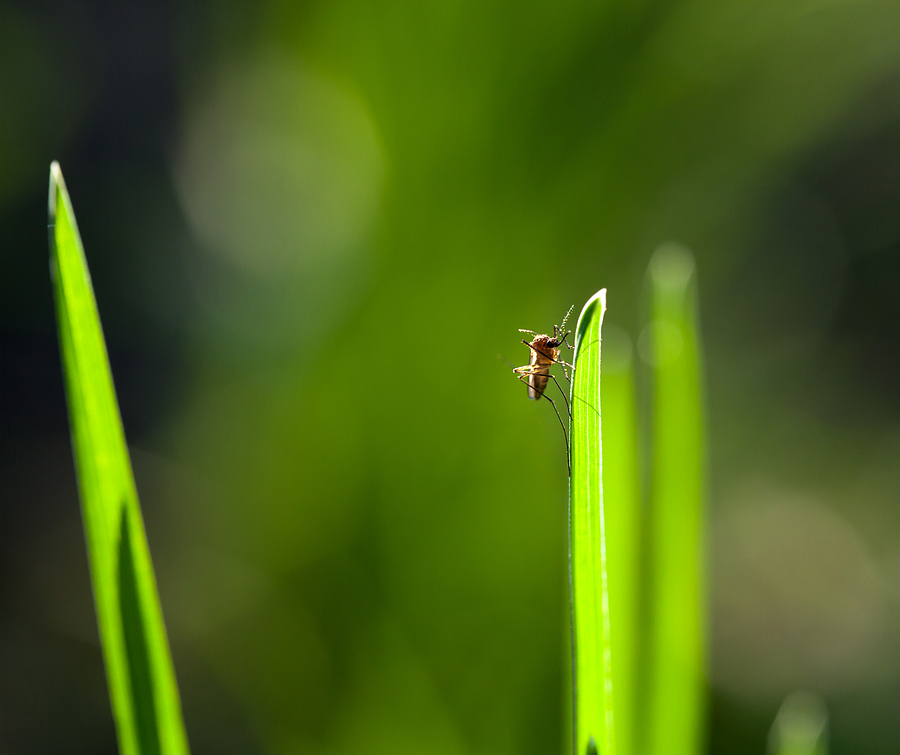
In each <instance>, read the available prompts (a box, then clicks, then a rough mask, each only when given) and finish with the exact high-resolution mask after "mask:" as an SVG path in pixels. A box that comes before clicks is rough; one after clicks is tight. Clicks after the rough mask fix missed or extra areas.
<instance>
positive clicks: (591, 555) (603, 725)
mask: <svg viewBox="0 0 900 755" xmlns="http://www.w3.org/2000/svg"><path fill="white" fill-rule="evenodd" d="M605 312H606V289H603V290H601V291H599V292H598V293H597V294H596V295H594V296H593V297H592V298H591V299H590V300H589V301H588V303H587V304H585V305H584V309H583V310H582V312H581V316H580V317H579V319H578V325H577V327H576V329H575V375H574V378H573V380H572V435H571V445H572V478H571V483H570V485H571V487H570V503H569V547H570V554H569V560H570V561H569V563H570V566H569V568H570V578H571V593H572V595H571V598H572V634H573V638H574V649H573V656H574V661H573V663H574V671H573V677H574V686H575V702H574V705H575V725H574V729H575V731H574V743H575V748H574V749H575V754H576V755H589V754H590V753H595V752H596V753H603V755H613V753H614V752H615V746H614V727H613V707H612V694H613V690H612V671H611V668H612V665H611V652H610V621H609V600H608V598H609V593H608V590H607V581H606V542H605V539H604V537H605V533H604V528H605V526H606V523H605V522H604V509H603V483H602V454H601V436H600V329H601V326H602V324H603V315H604V313H605Z"/></svg>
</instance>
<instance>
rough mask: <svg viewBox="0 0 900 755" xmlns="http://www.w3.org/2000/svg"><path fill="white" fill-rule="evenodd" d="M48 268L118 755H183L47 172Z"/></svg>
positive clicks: (100, 378)
mask: <svg viewBox="0 0 900 755" xmlns="http://www.w3.org/2000/svg"><path fill="white" fill-rule="evenodd" d="M49 232H50V260H51V270H52V274H53V283H54V290H55V298H56V314H57V319H58V322H59V340H60V351H61V354H62V363H63V371H64V374H65V383H66V397H67V400H68V406H69V420H70V423H71V432H72V447H73V452H74V456H75V466H76V469H77V472H78V487H79V492H80V495H81V508H82V516H83V519H84V529H85V536H86V539H87V546H88V554H89V560H90V565H91V579H92V582H93V588H94V601H95V604H96V609H97V621H98V624H99V627H100V638H101V642H102V645H103V657H104V661H105V664H106V675H107V679H108V682H109V692H110V699H111V702H112V709H113V715H114V717H115V721H116V730H117V734H118V740H119V750H120V752H121V753H122V754H123V755H181V754H182V753H187V752H188V745H187V737H186V736H185V732H184V724H183V722H182V718H181V704H180V702H179V699H178V689H177V686H176V682H175V672H174V669H173V666H172V660H171V657H170V655H169V646H168V641H167V639H166V633H165V627H164V625H163V618H162V611H161V610H160V606H159V599H158V596H157V591H156V580H155V578H154V576H153V566H152V564H151V562H150V552H149V550H148V547H147V539H146V536H145V534H144V525H143V521H142V519H141V511H140V506H139V504H138V498H137V492H136V490H135V485H134V479H133V476H132V472H131V464H130V461H129V457H128V449H127V447H126V445H125V435H124V432H123V430H122V420H121V418H120V416H119V408H118V404H117V403H116V395H115V389H114V388H113V382H112V375H111V374H110V370H109V361H108V359H107V354H106V345H105V343H104V340H103V333H102V331H101V328H100V317H99V315H98V313H97V306H96V302H95V301H94V292H93V288H92V286H91V280H90V275H89V274H88V270H87V264H86V262H85V259H84V251H83V249H82V246H81V238H80V236H79V234H78V227H77V225H76V223H75V215H74V214H73V212H72V205H71V202H70V200H69V195H68V193H67V191H66V186H65V183H64V182H63V177H62V172H61V171H60V168H59V165H58V164H57V163H55V162H54V163H53V165H52V166H51V168H50V201H49Z"/></svg>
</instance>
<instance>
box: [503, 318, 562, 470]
mask: <svg viewBox="0 0 900 755" xmlns="http://www.w3.org/2000/svg"><path fill="white" fill-rule="evenodd" d="M574 308H575V306H574V305H573V306H572V307H570V308H569V311H568V312H566V316H565V317H564V318H563V321H562V324H561V325H559V326H557V325H554V326H553V335H552V336H549V335H545V334H544V333H535V332H534V331H533V330H525V329H524V328H519V332H520V333H530V334H531V335H532V336H534V337H533V338H532V339H531V341H526V340H525V339H524V338H523V339H522V343H524V344H525V345H526V346H527V347H528V348H529V349H530V351H531V354H530V359H529V360H528V364H527V365H525V366H523V367H514V368H513V372H515V373H516V377H517V378H518V379H519V380H520V381H521V382H523V383H524V384H525V385H526V386H528V398H530V399H533V400H535V401H538V400H540V398H541V396H544V397H545V398H546V399H547V401H549V402H550V405H551V406H552V407H553V411H554V412H556V417H557V419H558V420H559V424H560V427H562V430H563V435H564V436H565V439H566V460H567V461H569V434H568V433H567V432H566V425H565V423H564V422H563V419H562V416H560V413H559V409H557V408H556V402H555V401H554V400H553V399H552V398H550V397H549V396H547V395H546V390H547V384H548V383H549V381H550V380H552V381H553V382H554V383H556V387H557V388H559V392H560V393H561V394H562V397H563V401H565V402H566V413H567V414H568V415H569V417H571V416H572V411H571V409H570V407H569V399H567V398H566V392H565V391H564V390H563V389H562V386H560V384H559V381H558V380H557V379H556V377H555V376H554V375H552V374H551V373H550V365H553V364H558V365H561V366H562V369H563V374H564V375H565V376H566V380H568V379H569V374H568V372H566V368H567V367H568V368H569V369H571V370H574V369H575V368H574V367H573V366H572V365H571V364H569V363H568V362H563V361H561V360H560V358H559V347H560V345H561V344H565V345H566V346H568V347H569V348H570V349H571V348H572V346H571V344H569V342H568V341H567V340H566V338H567V337H568V336H569V335H570V334H571V332H572V331H570V330H565V327H566V320H568V319H569V315H571V314H572V310H573V309H574ZM569 471H570V472H571V471H572V469H571V462H570V461H569Z"/></svg>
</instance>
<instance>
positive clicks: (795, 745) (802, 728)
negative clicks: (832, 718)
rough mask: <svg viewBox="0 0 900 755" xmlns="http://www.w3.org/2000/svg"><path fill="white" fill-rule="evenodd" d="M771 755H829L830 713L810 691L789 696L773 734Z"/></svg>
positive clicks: (783, 705) (779, 713)
mask: <svg viewBox="0 0 900 755" xmlns="http://www.w3.org/2000/svg"><path fill="white" fill-rule="evenodd" d="M769 752H770V753H771V755H827V753H828V711H827V710H826V709H825V703H823V702H822V700H821V699H820V698H818V697H816V696H815V695H811V694H809V693H807V692H795V693H794V694H793V695H791V696H790V697H788V698H787V699H786V700H785V701H784V703H783V704H782V706H781V710H779V711H778V715H777V716H776V717H775V723H773V724H772V730H771V732H770V733H769Z"/></svg>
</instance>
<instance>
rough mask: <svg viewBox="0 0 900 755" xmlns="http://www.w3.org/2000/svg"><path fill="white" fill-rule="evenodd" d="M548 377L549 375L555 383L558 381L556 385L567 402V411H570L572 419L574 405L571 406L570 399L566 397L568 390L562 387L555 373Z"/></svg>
mask: <svg viewBox="0 0 900 755" xmlns="http://www.w3.org/2000/svg"><path fill="white" fill-rule="evenodd" d="M547 377H549V378H550V379H551V380H552V381H553V382H554V383H556V387H557V388H559V395H560V396H562V397H563V401H565V402H566V412H568V414H569V419H572V407H571V406H569V399H568V398H566V392H565V391H564V390H563V389H562V386H561V385H560V384H559V381H558V380H557V379H556V378H555V377H554V376H553V375H548V376H547Z"/></svg>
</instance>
